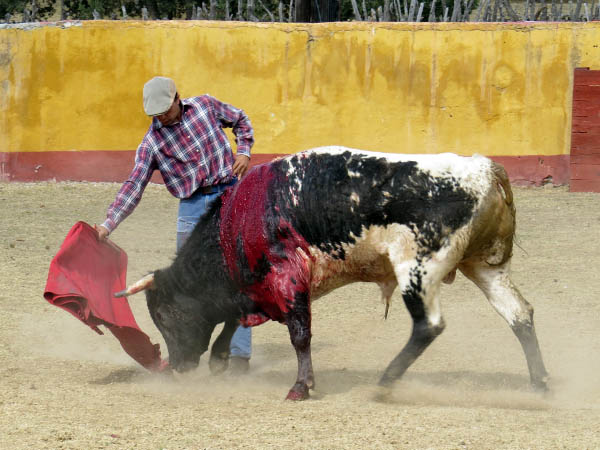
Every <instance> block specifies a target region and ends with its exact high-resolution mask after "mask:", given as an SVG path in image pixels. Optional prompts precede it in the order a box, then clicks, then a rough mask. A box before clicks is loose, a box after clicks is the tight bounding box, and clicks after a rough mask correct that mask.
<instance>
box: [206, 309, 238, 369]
mask: <svg viewBox="0 0 600 450" xmlns="http://www.w3.org/2000/svg"><path fill="white" fill-rule="evenodd" d="M238 325H239V321H237V320H231V321H229V322H225V325H224V326H223V329H222V330H221V333H220V334H219V336H218V337H217V339H215V342H214V344H213V346H212V349H211V351H210V359H209V360H208V367H209V369H210V372H211V373H212V374H213V375H218V374H220V373H223V372H225V370H227V366H228V365H229V344H230V342H231V337H232V336H233V333H235V330H236V329H237V327H238Z"/></svg>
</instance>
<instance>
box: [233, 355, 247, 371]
mask: <svg viewBox="0 0 600 450" xmlns="http://www.w3.org/2000/svg"><path fill="white" fill-rule="evenodd" d="M249 370H250V360H249V359H247V358H242V357H240V356H232V357H230V358H229V373H230V374H232V375H245V374H247V373H248V371H249Z"/></svg>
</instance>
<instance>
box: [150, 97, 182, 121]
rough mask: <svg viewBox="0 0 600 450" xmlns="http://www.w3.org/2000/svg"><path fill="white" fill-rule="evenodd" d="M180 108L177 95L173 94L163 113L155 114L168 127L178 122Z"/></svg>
mask: <svg viewBox="0 0 600 450" xmlns="http://www.w3.org/2000/svg"><path fill="white" fill-rule="evenodd" d="M180 112H181V108H180V107H179V95H176V96H175V99H174V100H173V103H172V104H171V107H170V108H169V109H168V110H167V111H166V112H164V113H162V114H160V115H158V116H155V117H156V118H157V119H158V120H159V121H160V123H162V124H163V126H165V127H168V126H169V125H173V124H174V123H176V122H178V121H179V119H180Z"/></svg>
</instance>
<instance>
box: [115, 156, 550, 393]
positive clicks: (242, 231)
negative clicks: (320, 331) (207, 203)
mask: <svg viewBox="0 0 600 450" xmlns="http://www.w3.org/2000/svg"><path fill="white" fill-rule="evenodd" d="M514 233H515V208H514V205H513V196H512V191H511V188H510V185H509V182H508V178H507V175H506V172H505V171H504V168H503V167H502V166H500V165H498V164H496V163H494V162H492V161H491V160H490V159H488V158H485V157H483V156H473V157H461V156H457V155H454V154H440V155H401V154H383V153H370V152H366V151H359V150H352V149H347V148H343V147H323V148H318V149H313V150H308V151H305V152H302V153H298V154H295V155H291V156H288V157H285V158H282V159H278V160H275V161H272V162H270V163H268V164H263V165H259V166H256V167H254V168H253V169H252V170H251V171H249V172H248V174H247V175H246V176H245V177H244V178H243V179H242V180H241V181H240V182H239V183H237V184H236V185H235V186H234V187H233V188H230V189H229V190H227V191H226V192H225V193H224V194H223V195H222V197H220V198H219V199H218V200H217V201H216V202H215V203H214V205H213V206H212V211H211V212H210V214H208V215H207V216H206V218H204V220H202V221H201V222H200V223H199V224H198V226H197V227H196V228H195V230H194V232H193V234H192V235H191V237H190V238H189V240H188V241H187V243H186V244H185V246H184V247H183V248H182V249H181V251H180V252H179V254H178V255H177V257H176V259H175V260H174V262H173V264H172V265H171V266H170V267H168V268H166V269H162V270H157V271H155V272H154V273H153V274H150V275H148V276H146V277H145V278H144V279H142V280H140V281H138V282H137V283H136V284H134V285H132V286H131V287H129V288H128V289H127V290H126V291H124V292H123V293H121V295H130V294H133V293H135V292H138V291H140V290H142V289H146V299H147V303H148V308H149V311H150V315H151V316H152V319H153V320H154V323H155V324H156V326H157V327H158V328H159V330H160V332H161V333H162V335H163V337H164V339H165V341H166V343H167V347H168V350H169V359H170V364H171V366H172V367H173V368H174V369H175V370H177V371H183V370H187V369H190V368H194V367H196V366H197V365H198V362H199V358H200V355H202V354H203V353H204V352H205V351H206V350H207V349H208V346H209V341H210V338H211V334H212V333H213V330H214V329H215V326H216V325H217V324H219V323H221V322H224V323H225V325H224V327H223V330H222V332H221V334H220V335H219V337H218V338H217V339H216V341H215V343H214V344H213V347H212V351H211V356H210V360H209V365H210V367H211V370H212V371H213V372H219V371H222V370H225V368H226V364H227V358H228V352H229V350H228V348H229V341H230V339H231V336H232V334H233V332H234V330H235V328H236V327H237V326H238V324H239V323H240V321H241V323H242V324H243V325H246V326H254V325H258V324H260V323H263V322H265V321H267V320H269V319H271V320H276V321H279V322H281V323H284V324H286V325H287V326H288V329H289V333H290V338H291V341H292V344H293V346H294V348H295V350H296V354H297V356H298V378H297V380H296V383H295V384H294V386H293V387H292V388H291V390H290V391H289V394H288V396H287V398H288V399H293V400H300V399H305V398H307V397H308V390H309V389H310V388H313V387H314V375H313V367H312V360H311V353H310V342H311V302H312V300H314V299H316V298H319V297H321V296H323V295H325V294H327V293H328V292H330V291H332V290H334V289H336V288H338V287H340V286H343V285H346V284H348V283H352V282H356V281H372V282H375V283H377V284H378V285H379V287H380V288H381V292H382V296H383V301H384V303H385V304H386V315H387V307H388V306H389V303H390V301H391V297H392V293H393V292H394V290H395V289H396V287H399V289H400V292H401V294H402V299H403V300H404V303H405V305H406V307H407V308H408V311H409V312H410V315H411V317H412V319H413V329H412V334H411V336H410V339H409V341H408V343H407V344H406V346H405V347H404V348H403V349H402V351H401V352H400V353H399V354H398V356H396V358H394V360H393V361H392V362H391V363H390V364H389V366H388V367H387V369H386V370H385V372H384V374H383V376H382V378H381V381H380V384H381V385H384V386H389V385H391V384H392V382H394V380H397V379H398V378H400V377H401V376H402V375H403V374H404V372H405V371H406V370H407V369H408V367H409V366H410V365H411V364H412V363H413V362H414V361H415V360H416V359H417V358H418V357H419V355H420V354H421V353H423V351H424V350H425V349H426V348H427V346H428V345H429V344H430V343H431V342H432V341H433V340H434V339H435V338H436V336H438V335H439V334H440V333H441V332H442V331H443V329H444V326H445V325H444V320H443V318H442V313H441V310H440V298H439V291H440V283H441V282H442V281H445V282H447V283H451V282H452V280H453V279H454V276H455V274H456V270H457V269H459V270H460V271H461V272H462V273H463V274H464V275H465V276H466V277H467V278H469V279H470V280H471V281H473V282H474V283H475V284H476V285H477V286H478V287H479V288H480V289H481V290H482V291H483V292H484V294H485V295H486V297H487V298H488V300H489V301H490V303H491V304H492V306H493V307H494V308H495V309H496V311H497V312H498V313H499V314H500V315H501V316H502V317H503V318H504V319H505V320H506V321H507V322H508V324H509V325H510V327H511V328H512V330H513V332H514V333H515V335H516V336H517V338H518V339H519V341H520V342H521V345H522V347H523V350H524V352H525V356H526V358H527V364H528V366H529V373H530V378H531V383H532V384H533V386H534V387H535V388H538V389H546V379H547V373H546V369H545V367H544V363H543V361H542V356H541V353H540V349H539V345H538V340H537V337H536V333H535V329H534V325H533V308H532V307H531V306H530V304H529V303H528V302H527V301H526V300H525V299H524V298H523V297H522V296H521V294H520V293H519V291H518V290H517V288H516V287H515V286H514V285H513V283H512V282H511V280H510V275H509V268H510V260H511V255H512V246H513V237H514Z"/></svg>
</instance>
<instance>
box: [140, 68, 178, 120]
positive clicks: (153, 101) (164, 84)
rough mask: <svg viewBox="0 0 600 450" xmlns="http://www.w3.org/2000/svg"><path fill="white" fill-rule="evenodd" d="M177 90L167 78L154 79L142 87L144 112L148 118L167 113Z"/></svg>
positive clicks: (173, 83)
mask: <svg viewBox="0 0 600 450" xmlns="http://www.w3.org/2000/svg"><path fill="white" fill-rule="evenodd" d="M176 93H177V88H176V87H175V82H174V81H173V80H171V79H170V78H167V77H154V78H152V79H151V80H150V81H148V82H147V83H146V84H145V85H144V111H146V114H147V115H149V116H158V115H160V114H163V113H165V112H167V110H168V109H169V108H170V107H171V105H172V104H173V100H174V99H175V94H176Z"/></svg>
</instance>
